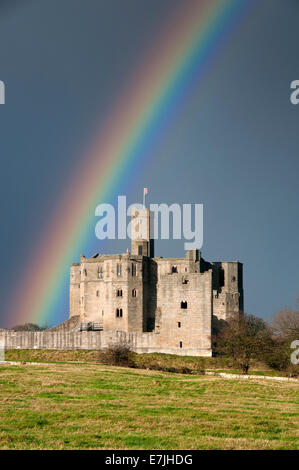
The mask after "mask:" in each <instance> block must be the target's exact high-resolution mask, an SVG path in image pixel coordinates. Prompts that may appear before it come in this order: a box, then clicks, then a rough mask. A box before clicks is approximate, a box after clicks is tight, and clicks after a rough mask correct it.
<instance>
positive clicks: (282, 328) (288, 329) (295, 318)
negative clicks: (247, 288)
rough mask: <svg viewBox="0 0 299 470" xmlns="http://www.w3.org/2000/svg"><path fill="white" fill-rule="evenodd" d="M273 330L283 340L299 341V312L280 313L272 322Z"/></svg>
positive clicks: (289, 310)
mask: <svg viewBox="0 0 299 470" xmlns="http://www.w3.org/2000/svg"><path fill="white" fill-rule="evenodd" d="M272 328H273V332H274V334H275V335H277V336H280V337H281V338H285V339H287V338H290V339H299V311H297V312H296V311H295V310H291V309H285V310H282V311H281V312H278V313H277V314H276V315H275V317H274V318H273V320H272Z"/></svg>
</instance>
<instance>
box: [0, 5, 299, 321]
mask: <svg viewBox="0 0 299 470" xmlns="http://www.w3.org/2000/svg"><path fill="white" fill-rule="evenodd" d="M182 1H183V0H163V1H162V0H151V1H148V0H109V1H108V0H105V1H104V0H84V1H83V0H28V1H17V0H15V1H12V0H11V1H9V2H8V1H3V0H2V1H1V3H0V80H3V81H4V82H5V84H6V104H5V105H2V106H0V158H1V176H0V178H1V186H0V191H1V199H0V201H1V232H0V247H1V258H2V263H1V268H2V269H1V273H0V280H1V283H0V294H1V299H2V300H3V301H4V302H5V298H6V296H7V292H8V291H9V290H10V289H11V286H13V289H15V291H14V295H16V296H17V295H18V291H17V284H15V279H16V277H19V276H22V272H23V271H24V272H25V267H26V263H28V258H29V257H30V254H31V252H32V247H33V246H34V244H36V243H37V242H38V240H39V235H40V233H41V227H44V226H45V225H46V222H47V217H48V214H49V213H50V212H51V210H53V208H54V207H55V206H56V205H57V204H58V203H59V200H58V196H57V195H59V194H62V192H63V185H64V182H65V181H66V179H67V178H68V177H69V175H70V174H71V172H72V169H73V168H74V166H76V163H78V161H79V159H80V158H82V155H83V154H84V149H85V148H86V143H87V142H89V141H90V138H91V136H92V135H94V133H95V132H96V131H97V130H98V128H99V127H100V125H101V122H103V121H104V119H105V115H106V114H107V112H109V107H110V105H111V103H112V102H113V98H114V96H115V93H116V91H117V90H119V88H120V87H121V86H122V84H123V82H124V80H126V79H127V78H128V77H129V76H130V72H131V71H132V70H133V69H134V66H135V64H136V63H138V62H139V61H140V59H141V57H142V55H143V53H144V51H145V50H146V48H147V47H148V45H149V44H150V43H151V41H152V38H153V36H154V35H155V34H156V32H157V31H158V30H159V29H161V27H163V24H164V23H165V22H166V21H167V18H168V17H169V14H170V12H171V11H172V10H173V9H174V8H175V7H176V5H178V4H180V3H181V2H182ZM184 1H186V0H184ZM249 3H250V2H249ZM253 3H255V5H254V6H253V8H252V9H250V10H249V11H250V14H248V15H247V17H246V18H245V19H244V20H243V21H242V22H240V24H239V25H238V26H237V28H236V29H235V31H234V32H232V34H231V36H230V37H229V39H228V40H227V41H226V43H225V44H224V45H223V47H222V48H221V50H220V51H219V52H218V53H217V56H216V57H215V59H214V61H213V63H212V64H211V65H210V67H209V69H208V70H207V71H206V72H205V76H204V78H203V79H201V80H200V81H199V82H198V86H195V87H194V88H192V90H189V93H188V94H187V95H186V97H185V100H184V102H183V104H182V105H181V106H180V108H179V109H177V110H176V113H175V115H174V116H172V117H171V119H170V121H169V123H168V125H167V127H166V129H165V132H164V133H163V135H162V136H161V137H160V139H159V142H158V143H157V144H156V145H155V147H154V149H153V150H152V155H150V157H149V158H148V159H147V163H146V164H145V165H144V166H143V167H141V169H140V172H139V177H138V179H137V180H132V181H126V182H125V183H124V186H123V187H122V188H120V191H121V192H122V193H123V192H124V191H125V192H126V194H127V196H128V201H129V202H130V203H131V202H135V201H137V200H140V193H141V191H142V188H143V186H148V187H149V189H150V196H149V202H157V203H160V202H165V203H168V204H171V203H173V202H178V203H181V204H182V203H188V202H191V203H203V204H204V244H203V249H202V254H203V256H204V257H205V258H206V259H208V260H236V259H239V260H240V261H241V262H243V263H244V288H245V309H246V311H247V312H249V313H254V314H256V315H259V316H263V317H265V318H268V317H270V316H271V315H273V314H274V313H275V312H276V311H278V310H279V309H282V308H284V307H285V306H290V307H294V305H295V301H296V297H297V295H299V269H298V265H299V243H298V240H299V236H298V233H299V221H298V220H299V217H298V205H299V204H298V203H299V185H298V170H299V158H298V157H299V105H298V106H294V105H292V104H291V103H290V83H291V81H293V80H295V79H297V80H299V57H298V45H299V28H298V20H299V2H298V1H297V0H260V1H259V2H253ZM149 152H151V150H150V149H149ZM74 191H76V188H74ZM99 202H101V201H99ZM105 202H110V201H105ZM95 223H96V220H95ZM97 243H98V240H96V239H95V240H94V246H95V247H96V246H97ZM127 243H128V242H126V243H124V242H122V243H119V242H117V241H115V242H109V243H107V244H104V245H103V246H104V248H105V250H106V251H112V252H118V251H123V248H124V246H126V245H127ZM86 254H90V253H88V252H87V253H86ZM156 254H157V255H161V256H177V255H179V256H183V255H184V252H183V243H182V242H181V241H169V242H166V241H163V242H162V241H160V242H158V243H157V247H156ZM74 261H76V259H74ZM66 305H67V286H66V298H65V303H64V304H63V305H62V306H61V314H60V313H59V318H60V319H61V320H63V319H65V317H66ZM3 315H4V314H2V317H1V312H0V321H1V322H2V323H3V324H4V323H7V322H8V319H7V318H4V317H3ZM0 326H1V325H0Z"/></svg>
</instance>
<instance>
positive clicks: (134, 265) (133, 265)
mask: <svg viewBox="0 0 299 470" xmlns="http://www.w3.org/2000/svg"><path fill="white" fill-rule="evenodd" d="M132 276H136V264H135V263H132Z"/></svg>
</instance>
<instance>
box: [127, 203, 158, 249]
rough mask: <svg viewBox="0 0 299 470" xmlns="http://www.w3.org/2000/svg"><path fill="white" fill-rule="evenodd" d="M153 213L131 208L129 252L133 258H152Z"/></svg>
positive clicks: (147, 210)
mask: <svg viewBox="0 0 299 470" xmlns="http://www.w3.org/2000/svg"><path fill="white" fill-rule="evenodd" d="M152 233H153V213H152V212H151V211H150V210H149V209H146V208H144V209H138V208H137V207H133V208H132V211H131V251H132V255H133V256H148V257H149V258H153V257H154V240H153V239H151V234H152Z"/></svg>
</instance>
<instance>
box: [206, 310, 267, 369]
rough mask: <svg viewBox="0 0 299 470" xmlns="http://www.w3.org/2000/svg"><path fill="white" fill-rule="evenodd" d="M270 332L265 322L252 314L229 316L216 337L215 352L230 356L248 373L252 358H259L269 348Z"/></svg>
mask: <svg viewBox="0 0 299 470" xmlns="http://www.w3.org/2000/svg"><path fill="white" fill-rule="evenodd" d="M270 341H271V332H270V329H269V328H268V326H267V324H266V323H265V322H264V321H263V320H262V319H261V318H258V317H255V316H254V315H247V314H243V315H241V316H233V317H231V318H230V319H229V320H228V322H227V323H226V325H225V326H224V327H223V328H222V329H221V330H220V332H219V333H218V335H217V338H216V347H215V350H216V353H217V354H220V355H225V356H229V357H232V358H233V360H234V362H235V364H236V365H237V366H238V367H239V368H240V369H241V370H242V371H243V373H244V374H247V373H248V370H249V368H250V365H251V362H252V359H253V358H260V357H261V355H262V353H263V351H265V350H266V349H268V348H269V346H270Z"/></svg>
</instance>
